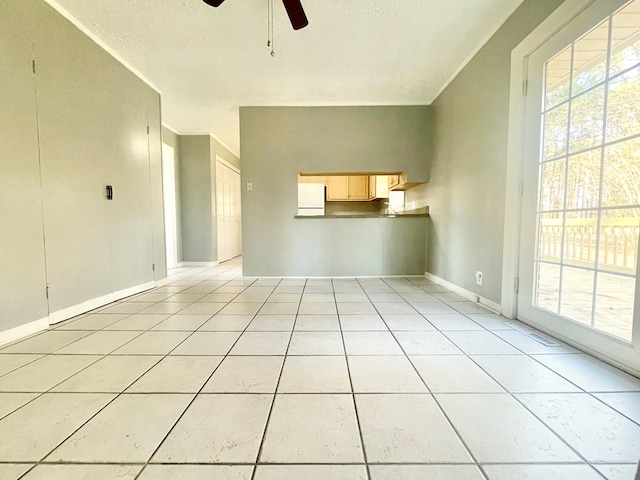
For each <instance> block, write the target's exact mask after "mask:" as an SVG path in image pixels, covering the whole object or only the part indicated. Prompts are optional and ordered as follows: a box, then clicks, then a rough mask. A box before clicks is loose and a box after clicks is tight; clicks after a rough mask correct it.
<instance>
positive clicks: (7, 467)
mask: <svg viewBox="0 0 640 480" xmlns="http://www.w3.org/2000/svg"><path fill="white" fill-rule="evenodd" d="M31 467H32V465H28V464H14V463H5V464H0V478H2V479H5V480H18V479H19V478H20V477H22V475H23V474H24V473H25V472H26V471H27V470H29V469H30V468H31Z"/></svg>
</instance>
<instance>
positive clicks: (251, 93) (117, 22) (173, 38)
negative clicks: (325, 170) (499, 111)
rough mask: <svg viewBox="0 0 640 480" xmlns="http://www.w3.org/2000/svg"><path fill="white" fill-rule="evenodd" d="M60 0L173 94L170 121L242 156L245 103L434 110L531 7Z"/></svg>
mask: <svg viewBox="0 0 640 480" xmlns="http://www.w3.org/2000/svg"><path fill="white" fill-rule="evenodd" d="M267 1H268V0H227V1H226V2H225V3H224V4H223V5H222V6H221V7H219V8H217V9H214V8H211V7H209V6H207V5H205V4H204V3H203V2H202V0H50V3H52V4H54V5H55V4H56V3H57V4H58V5H60V6H62V8H63V9H65V10H66V11H67V12H68V13H70V14H71V15H72V16H73V17H75V18H76V19H77V20H78V21H79V22H80V23H82V24H83V25H84V26H85V27H86V28H88V29H89V30H90V31H91V32H93V34H94V35H96V36H97V37H98V38H99V39H101V40H102V41H103V42H104V43H106V44H107V45H108V46H109V47H110V48H111V49H113V50H114V51H115V52H117V54H119V55H120V56H121V57H122V58H123V59H125V60H126V61H127V62H128V63H129V64H131V65H132V66H133V67H135V68H136V69H137V70H138V71H140V72H141V73H142V74H143V75H144V76H146V77H147V78H148V79H149V80H150V81H151V82H153V83H154V84H155V85H157V86H158V87H159V88H160V90H161V91H162V97H163V120H164V122H165V123H166V124H167V125H169V126H171V127H172V128H173V129H175V130H177V131H178V132H179V133H211V134H212V135H214V136H216V137H217V138H219V139H220V140H221V141H222V142H223V143H225V144H226V145H227V146H228V147H229V148H230V149H232V150H233V151H235V152H236V153H238V152H239V143H240V142H239V125H238V123H239V122H238V119H239V113H238V112H239V107H240V106H259V105H416V104H429V103H431V102H432V101H433V100H434V99H435V97H436V96H437V95H438V94H439V92H440V91H441V90H442V88H443V87H445V86H446V84H447V82H448V81H449V80H450V79H451V78H452V76H453V75H454V74H455V73H456V71H457V70H458V69H459V68H460V66H461V65H463V64H464V62H465V61H466V60H467V59H468V58H469V56H470V55H471V54H473V53H474V52H475V51H476V50H477V49H478V47H479V46H481V45H482V44H483V43H484V42H486V40H488V38H489V36H490V35H491V34H492V33H493V32H494V31H495V30H496V29H497V28H498V26H499V25H500V24H502V23H503V22H504V20H506V18H508V16H509V15H510V14H511V13H512V12H513V11H514V10H515V9H516V8H517V7H518V6H519V5H520V4H521V3H522V1H523V0H333V1H329V0H303V5H304V7H305V10H306V12H307V16H308V18H309V21H310V25H309V26H308V27H307V28H305V29H304V30H300V31H297V32H294V31H293V30H292V28H291V26H290V24H289V21H288V18H287V17H286V13H285V10H284V6H283V5H282V2H281V1H279V0H274V4H275V18H274V21H275V51H276V56H275V57H271V55H270V54H269V49H268V48H267V46H266V40H267Z"/></svg>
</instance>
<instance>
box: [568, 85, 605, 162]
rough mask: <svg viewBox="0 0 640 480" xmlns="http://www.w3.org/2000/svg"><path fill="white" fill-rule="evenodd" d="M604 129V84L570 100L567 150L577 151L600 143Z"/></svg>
mask: <svg viewBox="0 0 640 480" xmlns="http://www.w3.org/2000/svg"><path fill="white" fill-rule="evenodd" d="M603 129H604V86H602V87H598V88H596V89H594V90H591V91H589V92H587V93H585V94H583V95H580V96H579V97H576V98H574V99H573V100H572V101H571V134H570V143H569V150H570V151H571V152H578V151H581V150H587V149H589V148H591V147H595V146H598V145H601V144H602V133H603V132H602V130H603Z"/></svg>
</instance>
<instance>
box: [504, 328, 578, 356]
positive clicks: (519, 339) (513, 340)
mask: <svg viewBox="0 0 640 480" xmlns="http://www.w3.org/2000/svg"><path fill="white" fill-rule="evenodd" d="M494 333H495V334H496V335H497V336H499V337H500V338H501V339H503V340H504V341H505V342H507V343H510V344H511V345H513V346H514V347H516V348H517V349H518V350H520V351H522V352H524V353H526V354H528V355H535V354H539V355H547V354H554V353H580V351H579V350H576V349H575V348H573V347H570V346H569V345H565V344H563V343H562V342H560V341H559V340H556V339H553V341H554V342H556V343H558V344H559V346H557V347H548V346H546V345H544V344H542V343H540V342H537V341H536V340H534V339H533V338H531V337H528V336H526V335H524V334H522V333H520V332H517V331H515V330H495V331H494ZM543 336H544V334H543Z"/></svg>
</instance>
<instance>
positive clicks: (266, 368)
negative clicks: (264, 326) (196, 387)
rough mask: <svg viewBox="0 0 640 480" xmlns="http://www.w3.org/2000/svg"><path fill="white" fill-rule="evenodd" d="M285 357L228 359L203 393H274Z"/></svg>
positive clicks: (218, 369)
mask: <svg viewBox="0 0 640 480" xmlns="http://www.w3.org/2000/svg"><path fill="white" fill-rule="evenodd" d="M283 361H284V357H227V358H225V359H224V361H223V362H222V364H221V365H220V366H219V367H218V368H217V370H216V372H215V373H214V374H213V376H212V377H211V379H210V380H209V381H208V382H207V384H206V385H205V386H204V388H203V390H202V391H203V393H274V392H275V391H276V385H277V384H278V378H279V377H280V371H281V370H282V362H283Z"/></svg>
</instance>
